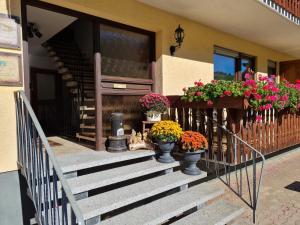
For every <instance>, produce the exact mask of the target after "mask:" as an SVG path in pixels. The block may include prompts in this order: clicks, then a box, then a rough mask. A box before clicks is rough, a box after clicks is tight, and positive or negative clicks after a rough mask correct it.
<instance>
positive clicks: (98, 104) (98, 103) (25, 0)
mask: <svg viewBox="0 0 300 225" xmlns="http://www.w3.org/2000/svg"><path fill="white" fill-rule="evenodd" d="M28 5H29V6H34V7H37V8H41V9H45V10H49V11H53V12H57V13H61V14H65V15H69V16H74V17H77V18H78V19H86V20H89V21H91V22H93V24H94V32H93V33H94V34H93V36H94V68H95V69H94V77H95V91H96V93H95V109H96V150H103V149H102V148H103V145H102V141H103V137H102V100H101V99H102V89H103V88H102V83H103V82H107V81H110V82H112V83H114V82H115V83H124V82H127V83H130V84H133V85H134V84H149V85H151V87H152V91H154V90H155V86H156V81H155V68H156V65H155V59H156V51H155V50H156V48H155V46H156V42H155V41H156V33H155V31H149V30H145V29H142V28H138V27H134V26H130V25H127V24H123V23H119V22H115V21H111V20H107V19H104V18H101V17H97V16H93V15H90V14H87V13H84V12H79V11H76V10H73V9H69V8H65V7H62V6H58V5H54V4H51V3H47V2H42V1H36V0H21V16H22V33H23V46H24V47H23V63H24V64H23V65H24V86H25V93H26V94H27V96H28V98H29V99H30V87H29V82H30V71H29V57H28V35H27V8H26V7H27V6H28ZM101 23H102V24H103V23H104V24H111V25H114V26H117V27H121V28H124V29H127V30H131V31H135V32H139V33H144V34H148V35H149V36H150V43H151V44H150V62H149V64H150V67H149V68H150V71H149V73H150V76H151V79H133V78H124V77H111V76H105V75H103V76H101V52H100V32H99V29H100V24H101ZM98 37H99V38H98ZM97 64H98V65H97ZM123 91H124V90H123ZM116 92H118V90H115V89H114V88H111V89H106V94H110V93H111V94H117V93H116ZM146 92H147V91H145V93H146ZM135 93H141V92H140V90H134V89H132V90H128V94H135Z"/></svg>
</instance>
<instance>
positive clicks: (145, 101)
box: [139, 93, 170, 121]
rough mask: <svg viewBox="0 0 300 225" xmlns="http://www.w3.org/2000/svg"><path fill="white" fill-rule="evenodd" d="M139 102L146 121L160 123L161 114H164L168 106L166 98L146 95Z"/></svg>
mask: <svg viewBox="0 0 300 225" xmlns="http://www.w3.org/2000/svg"><path fill="white" fill-rule="evenodd" d="M139 102H140V104H141V107H142V110H143V112H145V114H146V116H147V121H161V114H162V113H165V112H166V111H167V109H168V107H169V106H170V102H169V100H168V99H167V97H165V96H163V95H160V94H157V93H149V94H146V95H145V96H143V97H142V98H140V100H139Z"/></svg>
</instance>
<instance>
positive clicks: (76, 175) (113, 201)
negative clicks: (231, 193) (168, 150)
mask: <svg viewBox="0 0 300 225" xmlns="http://www.w3.org/2000/svg"><path fill="white" fill-rule="evenodd" d="M58 162H59V164H60V166H61V169H62V171H63V173H64V174H65V176H66V178H67V182H68V184H69V186H70V189H71V191H72V193H73V194H74V195H75V199H76V201H77V204H78V206H79V209H80V211H81V213H82V215H83V218H84V220H85V223H86V225H143V224H144V225H150V224H151V225H154V224H155V225H158V224H176V225H196V224H197V225H201V224H205V225H212V224H228V223H229V222H231V221H233V220H234V219H236V218H237V217H238V216H240V215H241V214H242V213H243V209H242V208H239V207H237V206H234V205H232V204H230V203H228V202H225V201H223V200H220V199H218V198H219V197H220V196H221V195H222V194H224V190H222V189H219V188H217V187H215V186H213V185H212V184H210V183H208V182H203V179H204V178H205V177H206V176H207V174H206V172H204V171H202V173H201V174H200V175H197V176H189V175H185V174H183V173H182V172H181V170H180V162H179V161H175V162H173V163H167V164H166V163H159V162H157V161H156V159H155V152H153V151H150V150H144V151H127V152H123V153H109V152H106V151H103V152H94V151H87V152H81V153H78V154H74V155H72V156H70V155H64V156H60V157H58ZM58 196H59V197H61V193H60V194H59V195H58Z"/></svg>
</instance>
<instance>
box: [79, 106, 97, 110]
mask: <svg viewBox="0 0 300 225" xmlns="http://www.w3.org/2000/svg"><path fill="white" fill-rule="evenodd" d="M80 110H81V111H95V107H87V106H80Z"/></svg>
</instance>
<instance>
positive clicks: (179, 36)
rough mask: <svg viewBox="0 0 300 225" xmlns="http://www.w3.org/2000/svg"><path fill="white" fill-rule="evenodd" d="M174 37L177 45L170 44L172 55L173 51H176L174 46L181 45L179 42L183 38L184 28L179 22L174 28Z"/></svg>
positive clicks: (178, 46)
mask: <svg viewBox="0 0 300 225" xmlns="http://www.w3.org/2000/svg"><path fill="white" fill-rule="evenodd" d="M174 38H175V41H176V43H177V45H171V46H170V53H171V55H174V53H175V51H176V48H180V47H181V44H182V42H183V39H184V30H183V29H182V28H181V27H180V24H179V25H178V27H177V29H176V30H175V34H174Z"/></svg>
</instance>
